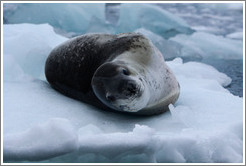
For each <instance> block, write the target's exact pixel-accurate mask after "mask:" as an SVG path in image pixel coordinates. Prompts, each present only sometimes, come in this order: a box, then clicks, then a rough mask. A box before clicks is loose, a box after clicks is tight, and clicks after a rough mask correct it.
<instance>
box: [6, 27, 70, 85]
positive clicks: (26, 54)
mask: <svg viewBox="0 0 246 166" xmlns="http://www.w3.org/2000/svg"><path fill="white" fill-rule="evenodd" d="M3 31H4V33H3V43H4V44H3V54H4V58H3V59H4V64H3V67H4V69H5V70H6V72H7V73H8V75H7V74H6V75H5V80H9V81H10V79H11V78H13V77H12V76H14V75H16V74H17V73H19V72H21V71H23V72H24V73H25V74H26V75H29V76H31V77H34V78H44V64H45V60H46V58H47V57H48V55H49V53H50V51H51V50H52V48H54V47H55V46H57V45H58V44H60V43H62V42H64V41H65V40H67V38H65V37H62V36H60V35H57V34H56V33H55V32H54V30H53V28H52V27H51V26H50V25H48V24H41V25H33V24H15V25H3ZM12 64H14V66H13V68H12V67H11V65H12ZM11 68H12V69H11ZM17 68H19V69H17ZM17 70H18V71H17ZM16 72H17V73H16ZM20 75H21V74H20ZM7 77H8V78H7ZM10 77H11V78H10ZM13 79H14V78H13Z"/></svg>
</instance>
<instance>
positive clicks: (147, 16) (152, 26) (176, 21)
mask: <svg viewBox="0 0 246 166" xmlns="http://www.w3.org/2000/svg"><path fill="white" fill-rule="evenodd" d="M139 28H145V29H147V30H150V31H152V32H154V33H156V34H158V35H160V36H162V37H165V38H169V37H171V36H175V35H176V34H178V33H186V34H190V33H192V32H193V30H191V29H190V28H189V26H188V25H187V24H186V23H185V22H184V21H183V20H182V19H181V18H179V17H177V16H175V15H172V14H171V13H169V12H167V11H165V10H163V9H161V8H159V7H158V6H155V5H153V4H139V3H138V4H134V3H123V4H121V7H120V18H119V22H118V26H117V27H116V32H117V33H123V32H132V31H135V30H136V29H139Z"/></svg>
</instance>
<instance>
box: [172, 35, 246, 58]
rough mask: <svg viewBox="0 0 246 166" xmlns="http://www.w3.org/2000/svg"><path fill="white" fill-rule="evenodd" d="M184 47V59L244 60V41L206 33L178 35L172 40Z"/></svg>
mask: <svg viewBox="0 0 246 166" xmlns="http://www.w3.org/2000/svg"><path fill="white" fill-rule="evenodd" d="M170 40H171V41H175V42H178V43H179V44H181V45H182V46H183V47H182V49H181V55H182V57H199V56H200V57H201V58H218V59H242V58H243V43H242V41H238V40H232V39H228V38H225V37H222V36H216V35H212V34H209V33H205V32H196V33H193V34H192V35H190V36H188V35H184V34H181V35H177V36H175V37H173V38H171V39H170Z"/></svg>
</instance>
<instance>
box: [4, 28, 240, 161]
mask: <svg viewBox="0 0 246 166" xmlns="http://www.w3.org/2000/svg"><path fill="white" fill-rule="evenodd" d="M196 35H197V36H196ZM205 35H207V34H204V33H198V34H197V33H195V34H194V35H191V36H181V37H180V36H177V37H179V38H180V41H182V40H184V39H183V38H190V39H191V46H192V47H194V48H195V46H196V48H199V49H200V50H201V51H204V49H205V48H208V47H210V46H211V45H209V42H205V41H203V40H202V41H201V43H200V44H197V45H195V38H197V37H201V36H203V37H204V36H205ZM3 37H4V40H3V44H4V50H3V69H4V70H3V77H4V80H3V154H4V161H5V162H29V161H36V162H37V161H40V162H93V163H94V162H180V163H183V162H195V163H196V162H197V163H200V162H219V163H224V162H232V163H238V162H243V99H242V98H240V97H238V96H234V95H232V94H231V93H230V92H229V91H228V90H226V89H225V88H224V86H228V85H229V84H230V82H231V79H230V78H229V77H228V76H226V75H225V74H223V73H221V72H219V71H217V70H216V69H215V68H213V67H212V66H209V65H205V64H203V63H199V62H187V63H184V62H183V60H182V59H181V58H176V59H174V60H172V61H168V62H167V64H168V66H170V68H171V69H172V70H173V72H174V73H175V75H176V77H177V79H178V81H179V83H180V87H181V92H180V97H179V99H178V101H177V103H176V104H175V105H170V112H166V113H164V114H161V115H158V116H151V117H140V116H131V115H125V114H120V113H115V112H107V111H103V110H98V109H96V108H94V107H93V106H90V105H86V104H84V103H81V102H79V101H76V100H73V99H71V98H68V97H66V96H64V95H62V94H60V93H58V92H56V91H55V90H53V89H52V88H51V87H50V86H49V84H48V83H47V81H46V80H45V77H44V73H43V67H44V62H45V58H46V57H47V56H48V54H49V52H50V50H51V49H52V48H54V47H55V46H57V45H58V44H60V43H62V42H64V41H65V40H66V38H64V37H61V36H59V35H57V34H56V33H55V32H54V31H53V29H52V27H51V26H50V25H48V24H39V25H34V24H18V25H17V24H16V25H4V26H3ZM209 37H214V36H209ZM214 38H215V37H214ZM218 38H219V41H220V42H224V43H223V44H226V42H231V43H232V44H233V45H230V47H229V44H227V45H226V48H224V49H223V50H221V52H222V51H224V52H222V53H223V54H226V53H227V52H228V51H231V52H233V53H237V51H236V50H235V49H234V47H236V46H234V44H235V43H234V42H232V40H230V39H225V38H222V37H218ZM159 39H160V38H159ZM181 39H182V40H181ZM216 39H217V37H216ZM160 40H161V39H160ZM204 40H205V39H204ZM161 41H162V40H161ZM163 41H164V40H163ZM176 41H178V38H177V40H176ZM176 41H175V42H176ZM211 41H213V40H211ZM213 44H215V47H219V46H217V45H216V42H214V43H213ZM202 45H204V46H203V47H202ZM185 47H187V45H185ZM211 47H212V46H211ZM212 51H214V50H213V49H211V52H212ZM211 52H209V54H210V53H211ZM238 52H240V50H239V51H238ZM238 54H239V53H238ZM235 56H239V55H235ZM240 58H241V57H240Z"/></svg>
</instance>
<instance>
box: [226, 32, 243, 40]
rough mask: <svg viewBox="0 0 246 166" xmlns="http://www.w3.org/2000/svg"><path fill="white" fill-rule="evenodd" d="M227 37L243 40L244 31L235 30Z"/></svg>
mask: <svg viewBox="0 0 246 166" xmlns="http://www.w3.org/2000/svg"><path fill="white" fill-rule="evenodd" d="M226 37H227V38H231V39H238V40H243V32H234V33H230V34H228V35H226Z"/></svg>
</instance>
